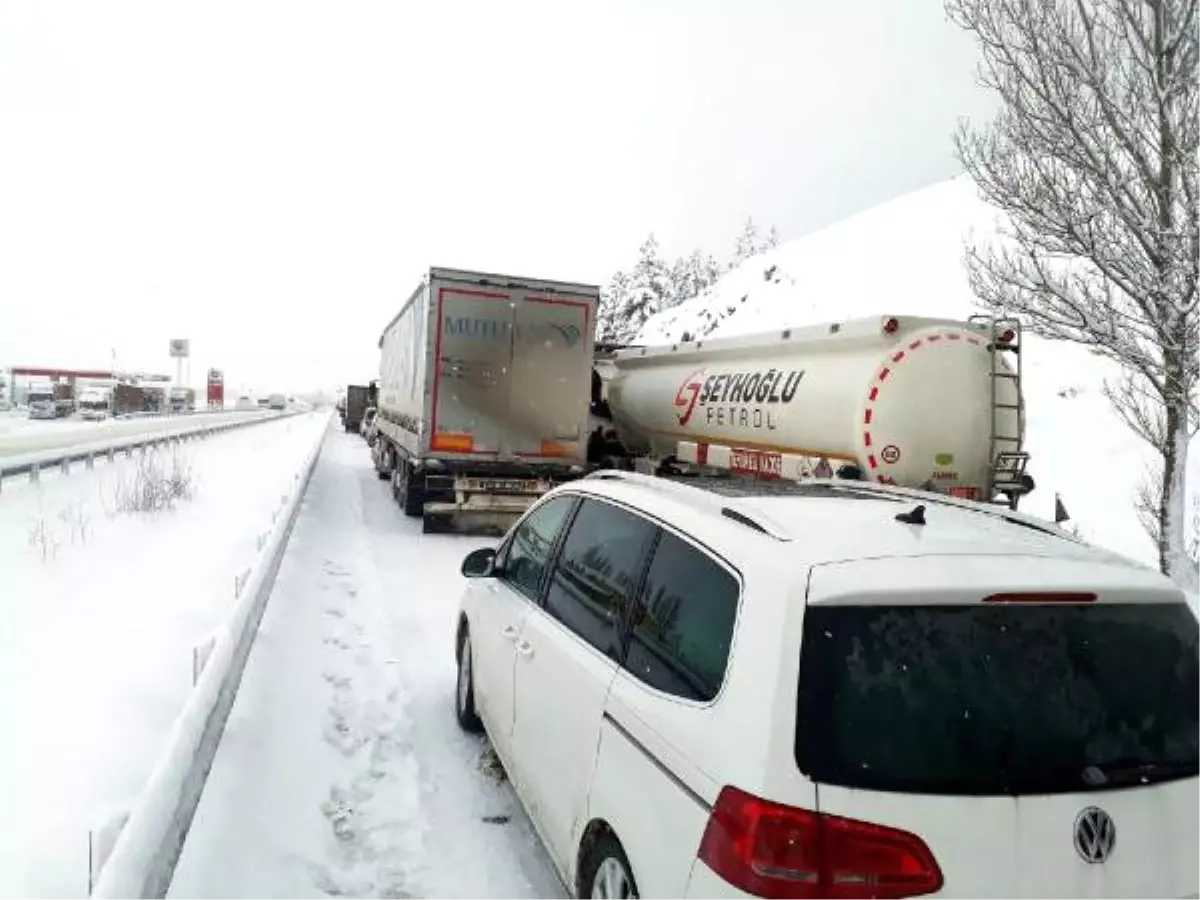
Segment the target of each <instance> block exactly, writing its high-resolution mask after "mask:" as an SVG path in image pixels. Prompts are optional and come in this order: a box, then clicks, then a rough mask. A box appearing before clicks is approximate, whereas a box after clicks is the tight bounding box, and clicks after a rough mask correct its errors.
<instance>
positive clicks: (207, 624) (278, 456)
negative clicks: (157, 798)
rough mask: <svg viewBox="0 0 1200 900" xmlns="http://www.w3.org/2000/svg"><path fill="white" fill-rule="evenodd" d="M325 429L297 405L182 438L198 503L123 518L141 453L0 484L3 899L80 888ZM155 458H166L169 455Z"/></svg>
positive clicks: (319, 418)
mask: <svg viewBox="0 0 1200 900" xmlns="http://www.w3.org/2000/svg"><path fill="white" fill-rule="evenodd" d="M327 422H328V416H327V415H326V414H307V415H301V416H295V417H290V418H285V419H281V420H279V421H275V422H265V423H262V424H257V425H252V426H248V427H246V428H244V429H235V430H233V431H230V432H226V433H223V434H220V435H217V436H214V437H211V438H208V439H206V440H200V441H193V442H188V443H185V444H183V445H182V448H181V451H180V452H181V453H182V454H183V458H185V459H187V460H190V463H191V466H192V473H193V483H194V496H193V498H192V499H190V500H181V501H179V503H178V505H177V506H176V508H174V509H173V510H167V511H162V512H159V513H156V514H146V513H132V514H131V513H122V512H119V511H117V508H116V502H115V501H116V494H117V485H118V484H119V483H121V482H122V481H127V480H128V479H129V477H130V475H131V473H132V471H133V470H134V469H135V467H136V465H137V459H136V457H135V459H133V460H126V459H123V458H121V457H118V458H117V460H116V461H114V462H113V463H111V464H110V463H106V462H98V463H97V464H96V468H95V470H94V471H91V472H88V471H86V470H84V469H83V467H82V466H77V467H75V468H74V469H73V470H72V473H71V474H70V475H67V476H62V475H59V474H57V473H47V474H46V475H45V477H44V478H43V480H42V481H41V482H40V483H37V484H31V483H29V482H28V480H26V479H24V478H14V479H12V480H11V481H8V482H6V483H5V485H4V490H3V493H0V573H3V587H2V588H0V623H2V625H0V722H3V723H4V724H5V737H4V740H3V742H2V743H0V798H3V805H4V811H5V816H4V824H3V825H0V896H38V897H48V896H84V895H86V892H87V877H88V830H89V828H92V827H95V826H98V825H99V824H101V823H102V822H104V821H105V820H107V819H108V818H109V816H111V815H112V814H113V813H116V812H118V811H120V810H124V809H127V808H128V806H129V805H130V804H131V803H132V802H133V801H134V799H135V798H136V796H137V794H138V792H139V790H140V789H141V787H142V785H143V783H144V781H145V779H146V777H147V775H148V773H149V771H150V769H151V767H152V766H153V764H154V761H155V760H156V758H157V756H158V754H159V753H160V751H161V749H162V744H163V740H164V738H165V736H166V734H167V732H168V730H169V728H170V726H171V724H172V722H173V721H174V719H175V717H176V715H177V714H178V712H179V710H180V709H181V707H182V705H183V702H184V699H185V698H186V696H187V695H188V692H189V691H190V688H191V677H192V671H191V669H192V647H193V646H195V645H196V644H198V643H200V642H201V641H203V640H204V639H205V638H207V637H208V636H209V634H210V633H211V632H212V630H213V628H214V627H215V626H216V625H217V624H218V623H220V622H221V621H223V619H224V617H225V615H226V614H227V613H228V611H229V609H230V607H231V606H232V603H233V582H234V577H235V576H236V575H237V574H238V573H239V572H241V571H243V570H244V569H246V568H247V567H248V566H250V565H251V563H252V562H253V561H254V559H255V558H256V556H257V547H256V539H257V536H258V535H259V534H260V533H262V532H263V531H265V530H267V529H268V528H269V527H270V525H271V516H272V513H273V512H274V511H275V509H276V508H277V507H278V505H279V501H280V496H281V494H282V493H283V492H284V491H285V490H286V489H287V488H288V486H289V484H291V483H292V478H293V476H294V475H295V473H296V472H297V470H298V469H299V468H300V466H301V465H302V463H303V462H304V460H305V458H306V457H307V455H308V453H309V452H310V451H311V449H312V447H313V446H314V444H315V442H316V441H317V440H318V439H319V437H320V435H321V434H322V433H323V432H324V430H325V428H326V425H327ZM167 455H168V456H169V455H170V452H169V451H167Z"/></svg>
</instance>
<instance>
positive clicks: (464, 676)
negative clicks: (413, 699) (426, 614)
mask: <svg viewBox="0 0 1200 900" xmlns="http://www.w3.org/2000/svg"><path fill="white" fill-rule="evenodd" d="M474 678H475V669H474V666H473V665H472V661H471V635H470V634H468V633H467V632H465V631H464V632H463V636H462V640H461V641H460V642H459V646H458V683H457V685H456V686H455V689H454V715H455V717H457V719H458V724H459V726H460V727H461V728H462V730H463V731H469V732H470V733H471V734H478V733H479V732H481V731H483V723H482V722H480V721H479V716H478V715H477V714H476V712H475V683H474Z"/></svg>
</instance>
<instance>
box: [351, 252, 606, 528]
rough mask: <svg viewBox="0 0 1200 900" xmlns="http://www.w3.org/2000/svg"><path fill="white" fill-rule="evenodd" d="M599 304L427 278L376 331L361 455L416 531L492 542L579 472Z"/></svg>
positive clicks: (548, 291)
mask: <svg viewBox="0 0 1200 900" xmlns="http://www.w3.org/2000/svg"><path fill="white" fill-rule="evenodd" d="M599 295H600V292H599V289H598V288H597V287H596V286H593V285H586V284H575V283H571V282H562V281H548V280H545V279H532V278H516V277H511V276H507V275H495V274H489V273H485V272H469V271H463V270H457V269H444V268H431V269H429V270H428V272H427V274H426V277H425V278H423V279H422V281H421V283H420V285H418V287H417V288H416V290H414V291H413V293H412V295H411V296H410V297H409V298H408V300H407V301H406V302H405V303H404V304H403V306H401V308H400V311H399V312H398V313H397V314H396V316H395V318H394V319H392V321H391V322H390V323H388V325H387V327H386V328H385V329H384V330H383V333H382V335H381V336H380V339H379V350H380V371H379V381H378V394H377V400H376V404H375V405H376V415H375V424H374V427H375V430H376V431H375V434H376V439H375V442H374V444H373V446H372V448H371V455H372V458H373V460H374V463H375V468H376V471H377V472H378V474H379V477H380V478H381V479H387V480H390V481H391V485H392V493H393V496H394V497H395V498H396V500H397V502H399V504H400V505H401V506H402V507H403V509H404V511H405V513H407V514H408V515H410V516H414V517H415V516H420V517H421V518H422V520H423V525H424V529H425V530H426V531H433V530H441V529H442V528H451V529H453V530H459V531H477V532H487V531H500V532H503V530H505V529H506V528H507V527H508V526H509V525H510V524H511V523H512V522H513V521H514V520H515V519H516V518H518V517H519V516H520V514H521V513H522V512H524V511H525V510H526V509H527V508H528V507H529V505H530V504H531V503H533V501H534V500H536V499H537V498H538V497H539V496H541V494H543V493H545V492H546V491H547V490H549V489H550V488H551V487H552V486H553V485H554V484H556V483H559V482H561V481H564V480H569V479H571V478H577V477H580V476H581V475H583V474H585V473H586V467H587V447H588V429H589V424H590V423H589V409H588V398H589V395H590V391H589V381H590V379H591V374H592V349H593V341H594V330H595V322H596V306H597V304H598V302H599ZM352 389H353V386H352V387H351V390H352ZM346 405H347V410H349V409H350V407H351V405H352V398H351V395H350V394H349V393H348V394H347V404H346ZM346 423H347V428H349V427H350V415H349V413H348V414H347V418H346Z"/></svg>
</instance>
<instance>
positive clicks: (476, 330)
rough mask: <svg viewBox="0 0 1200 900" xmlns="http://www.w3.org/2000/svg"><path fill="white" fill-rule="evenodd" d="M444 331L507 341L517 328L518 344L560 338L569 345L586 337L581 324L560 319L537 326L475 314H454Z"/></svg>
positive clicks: (475, 338) (469, 336)
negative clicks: (516, 324)
mask: <svg viewBox="0 0 1200 900" xmlns="http://www.w3.org/2000/svg"><path fill="white" fill-rule="evenodd" d="M442 330H443V331H444V332H445V333H446V334H448V335H450V336H452V337H464V338H472V339H474V340H478V341H497V342H499V341H507V340H509V339H510V336H511V335H512V334H513V332H514V331H515V337H516V339H517V342H518V343H522V344H540V343H543V342H545V341H548V340H551V339H553V338H554V337H555V336H557V337H558V338H559V340H561V341H562V342H563V343H564V344H566V345H567V347H568V348H571V347H575V346H576V345H578V344H579V343H580V341H582V340H583V332H582V331H580V329H579V326H578V325H571V324H567V325H563V324H561V323H559V322H538V323H537V324H534V325H524V326H522V325H518V326H515V327H514V326H513V324H512V322H509V321H507V320H505V319H483V318H477V317H475V316H453V317H449V318H447V319H446V320H445V324H444V325H443V326H442Z"/></svg>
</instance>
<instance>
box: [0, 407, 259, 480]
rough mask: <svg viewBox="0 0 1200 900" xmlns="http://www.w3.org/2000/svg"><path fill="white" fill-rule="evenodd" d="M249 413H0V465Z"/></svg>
mask: <svg viewBox="0 0 1200 900" xmlns="http://www.w3.org/2000/svg"><path fill="white" fill-rule="evenodd" d="M248 414H250V415H257V414H258V413H257V411H253V412H251V413H245V412H218V413H207V412H206V413H203V414H194V415H188V416H163V417H161V418H144V419H105V420H103V421H100V422H88V421H85V420H83V419H80V418H70V419H29V418H27V417H25V416H24V415H23V414H20V415H18V414H16V413H12V412H9V413H3V414H0V468H3V466H4V458H5V457H7V456H14V455H17V454H23V453H34V452H37V451H39V450H48V449H51V448H59V447H74V446H76V445H78V444H84V443H91V442H92V441H103V440H105V439H108V438H118V437H128V436H130V435H134V434H153V433H155V432H159V431H164V430H168V429H171V428H179V427H180V426H186V425H190V424H193V423H195V424H201V423H204V422H211V423H213V424H215V423H217V422H229V421H235V420H239V419H243V418H245V416H246V415H248Z"/></svg>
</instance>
